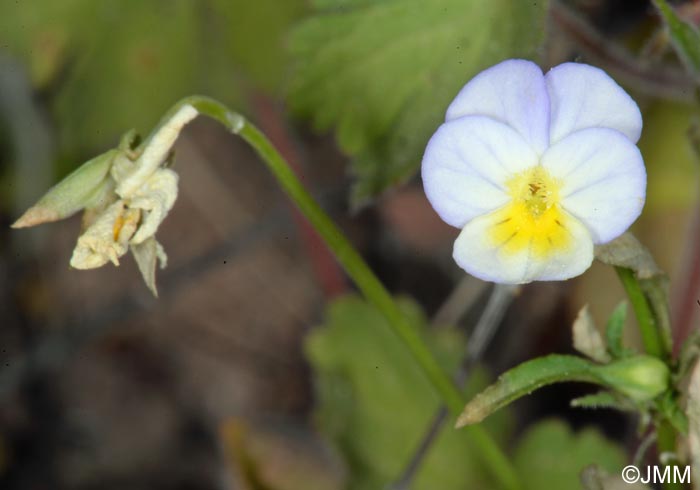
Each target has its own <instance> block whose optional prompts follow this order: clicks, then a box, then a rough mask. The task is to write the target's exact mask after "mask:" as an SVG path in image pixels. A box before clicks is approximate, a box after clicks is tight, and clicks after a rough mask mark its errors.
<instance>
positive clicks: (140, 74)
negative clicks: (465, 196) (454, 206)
mask: <svg viewBox="0 0 700 490" xmlns="http://www.w3.org/2000/svg"><path fill="white" fill-rule="evenodd" d="M674 6H675V7H676V8H677V11H678V13H679V15H681V16H682V17H683V18H684V19H686V20H688V21H689V22H691V23H694V24H695V25H698V24H700V2H698V1H696V0H690V1H678V2H675V3H674ZM512 57H527V58H530V59H534V60H537V61H538V62H539V63H540V64H541V66H543V68H548V67H551V66H554V65H557V64H559V63H561V62H564V61H569V60H577V61H583V62H587V63H591V64H594V65H597V66H600V67H602V68H604V69H605V70H606V71H608V72H609V73H610V74H611V76H613V77H614V78H615V79H616V80H617V81H618V82H619V83H621V84H622V85H623V86H624V87H625V88H626V89H627V90H628V91H629V92H630V93H631V94H632V95H633V97H634V98H635V100H637V102H638V103H639V105H640V107H641V108H642V111H643V114H644V124H645V128H644V132H643V135H642V139H641V141H640V147H641V149H642V152H643V155H644V157H645V161H646V164H647V169H648V173H649V188H648V201H647V205H646V209H645V212H644V214H643V216H642V218H641V219H640V221H639V222H638V223H637V224H636V225H635V227H634V231H635V233H636V234H637V235H638V236H639V237H640V238H641V239H642V241H643V242H644V243H645V244H646V245H647V246H648V247H649V248H650V249H651V250H652V252H653V253H654V255H655V257H656V259H657V261H658V262H659V264H660V265H661V267H662V268H663V269H665V270H666V271H667V272H668V273H669V276H670V280H671V291H672V296H671V298H672V301H673V303H674V304H673V309H674V328H675V329H676V330H675V332H676V335H677V336H678V337H679V338H680V337H684V336H685V335H687V333H688V332H689V331H690V330H691V328H697V325H698V310H700V308H698V304H697V303H696V301H697V299H698V289H699V288H700V270H699V269H700V264H699V263H698V262H699V261H700V258H699V257H698V250H700V213H699V212H698V182H699V179H698V164H697V163H698V156H697V154H695V153H694V150H693V141H694V144H695V151H697V150H698V147H700V136H698V134H699V133H700V131H698V126H697V114H698V111H697V101H695V102H693V100H694V99H693V97H694V86H693V81H692V80H691V79H690V77H689V76H688V75H687V74H686V73H685V71H684V70H683V67H682V65H681V63H680V62H679V60H678V59H677V58H676V57H675V55H674V53H673V51H672V49H671V47H670V44H669V40H668V38H667V36H666V34H665V33H664V31H663V30H662V28H661V24H660V21H659V19H658V17H657V16H656V14H655V10H654V8H653V6H652V5H651V3H650V2H646V1H641V0H638V1H624V0H607V1H605V0H569V1H560V0H556V1H555V0H550V1H549V2H546V1H538V2H521V1H519V0H518V1H516V0H502V1H499V2H480V1H476V0H432V1H431V2H424V1H422V0H385V1H379V0H306V1H305V0H256V1H255V2H251V1H247V0H199V1H195V0H58V1H57V0H32V1H26V0H25V1H22V0H17V1H14V0H0V223H1V224H2V226H0V298H1V299H0V488H2V489H22V490H24V489H52V490H59V489H80V490H88V489H115V490H116V489H126V488H128V489H130V490H138V489H154V490H160V489H163V490H165V489H243V490H263V489H265V490H296V489H300V490H301V489H304V490H322V489H323V490H326V489H328V490H331V489H381V488H394V489H408V488H414V489H438V490H451V489H460V488H461V489H467V488H468V489H488V488H497V487H496V486H495V483H494V481H493V479H492V477H491V476H490V475H489V474H488V472H487V471H486V470H485V469H484V467H483V465H482V464H481V463H480V462H479V457H478V450H477V449H476V448H475V447H474V446H473V445H471V444H470V443H469V441H468V439H469V438H468V437H467V436H466V435H465V434H464V433H463V432H453V431H452V430H451V429H450V428H449V427H448V426H446V427H445V428H443V430H441V431H437V434H438V435H437V437H435V438H434V440H431V442H430V443H429V444H427V446H429V447H428V450H427V451H425V453H422V452H421V451H420V450H419V449H418V447H419V446H420V443H421V441H422V440H424V439H425V437H426V434H429V433H430V432H431V431H430V425H431V421H432V420H433V419H434V417H435V414H436V413H437V411H438V410H439V408H440V403H439V401H438V400H437V398H436V397H435V395H434V394H433V392H432V391H431V389H430V387H429V386H428V385H427V384H426V382H425V380H424V379H423V378H422V376H421V374H420V373H419V372H418V371H416V368H415V367H414V366H413V364H412V362H411V360H410V358H408V357H407V356H406V354H405V352H404V350H403V347H402V346H401V345H399V344H398V342H397V341H396V340H395V339H394V338H393V336H392V334H391V332H390V331H389V330H388V329H387V328H386V327H385V326H384V325H383V320H382V317H381V316H380V315H379V313H377V312H376V311H375V310H374V309H373V308H371V307H370V306H368V305H367V304H366V303H364V302H363V301H362V300H361V299H360V298H359V297H358V296H356V295H355V294H354V288H353V285H352V284H351V283H350V282H349V281H348V280H347V278H346V277H345V275H344V273H343V271H342V270H341V269H339V267H338V266H337V265H336V264H335V262H334V261H333V258H332V257H331V256H330V254H329V253H328V252H327V250H326V249H325V247H324V246H323V244H322V243H321V241H320V239H319V238H318V237H317V236H316V235H315V233H314V231H313V230H312V229H311V228H310V227H309V225H308V224H307V223H306V222H305V221H304V220H303V219H302V218H301V217H300V216H299V215H298V214H297V212H296V211H295V210H294V209H293V207H292V206H291V205H290V204H289V202H288V201H287V200H286V198H285V197H284V196H283V195H282V193H281V192H280V190H279V189H278V187H277V185H276V183H275V182H274V180H273V179H272V178H271V176H270V175H268V173H267V172H266V170H265V169H264V167H263V166H262V165H260V162H259V160H258V159H257V157H256V156H255V155H254V153H253V152H252V151H251V150H250V149H249V148H248V147H247V146H246V145H245V144H244V143H243V142H242V141H239V140H237V139H236V138H235V137H233V136H230V135H229V134H227V133H226V132H225V131H224V130H223V129H222V128H220V127H219V126H217V125H216V124H215V123H213V122H211V121H209V120H204V119H202V118H200V119H198V120H197V121H195V122H194V123H192V124H191V125H189V126H188V127H187V128H186V130H185V131H184V132H183V134H182V136H181V138H180V139H179V141H178V143H177V145H176V161H175V167H174V168H175V170H176V171H177V172H178V173H179V175H180V183H181V184H180V196H179V199H178V201H177V203H176V205H175V208H174V209H173V210H172V212H171V213H170V215H169V216H168V218H167V220H166V221H165V223H164V224H163V226H162V227H161V228H160V230H159V235H158V239H159V241H160V242H161V243H162V244H163V245H164V247H165V249H166V251H167V253H168V256H169V259H170V260H169V265H168V268H167V269H165V270H164V271H162V272H161V273H160V274H159V277H158V283H159V292H160V297H159V298H158V299H155V298H153V297H152V296H151V294H150V292H149V291H148V290H147V288H146V287H145V286H144V284H143V283H142V280H141V278H140V275H139V274H138V271H137V268H136V267H135V264H134V263H133V261H132V260H131V258H128V259H126V260H124V261H123V263H122V265H121V266H120V267H119V268H114V267H112V266H111V265H110V266H105V267H103V268H101V269H98V270H93V271H76V270H71V269H70V268H69V267H68V260H69V258H70V255H71V251H72V248H73V247H74V245H75V241H76V238H77V236H78V232H79V228H80V220H79V218H78V217H74V218H72V219H70V220H67V221H63V222H59V223H55V224H51V225H45V226H42V227H39V228H37V229H30V230H19V231H16V230H11V229H10V227H9V225H10V224H11V223H12V222H13V221H14V220H15V219H16V218H17V217H18V216H19V215H20V214H21V213H22V212H23V211H24V210H25V209H26V208H27V207H29V206H30V205H31V204H33V203H34V202H35V201H36V200H37V199H38V198H39V197H40V196H41V195H43V193H44V192H45V191H46V190H47V189H48V188H49V187H50V186H51V185H52V184H53V183H55V182H57V181H58V180H59V179H60V178H61V177H63V176H64V175H66V174H67V173H68V172H70V171H71V170H72V169H74V168H76V167H77V166H78V165H79V164H81V163H82V162H84V161H86V160H87V159H89V158H91V157H92V156H94V155H96V154H98V153H101V152H103V151H105V150H106V149H108V148H110V147H113V146H115V145H116V144H117V142H118V140H119V137H120V135H121V134H123V133H124V132H125V131H127V130H128V129H130V128H136V129H137V130H138V131H140V132H141V134H144V135H145V134H147V133H148V132H149V131H150V129H151V128H153V126H154V125H155V124H156V122H157V121H158V119H159V118H160V116H161V115H162V114H163V113H164V112H165V111H166V110H167V109H168V108H169V107H170V106H171V105H172V104H174V103H175V102H176V101H177V100H178V99H179V98H181V97H183V96H186V95H190V94H193V93H201V94H204V95H210V96H212V97H215V98H217V99H219V100H221V101H222V102H224V103H226V104H228V105H230V106H231V107H232V108H236V109H238V110H240V111H241V112H242V113H244V114H246V115H247V116H248V117H249V118H250V119H251V120H252V121H253V122H255V123H256V124H257V125H258V126H259V127H260V128H261V129H262V130H263V131H264V132H265V133H266V134H267V135H268V136H269V137H270V138H271V139H272V141H273V142H274V143H275V145H276V146H277V147H278V148H279V149H280V151H281V152H282V153H283V155H284V156H285V157H286V158H287V159H288V160H289V161H290V162H291V163H292V164H293V165H294V167H295V171H296V172H297V174H298V175H299V176H300V178H301V179H302V181H303V182H304V184H305V185H306V186H308V188H309V189H310V190H311V192H312V193H313V194H314V196H315V197H316V198H317V199H318V200H319V201H320V203H321V204H322V206H323V207H324V208H325V209H326V210H327V211H328V212H329V213H330V214H331V216H332V217H333V218H334V219H335V220H336V222H337V223H338V224H339V225H340V226H341V228H342V229H343V230H344V231H345V232H346V233H347V234H348V235H349V237H350V238H351V240H352V241H353V243H355V244H356V245H357V247H358V248H359V250H360V251H361V252H362V254H363V255H364V257H365V258H366V259H367V260H368V262H369V263H370V265H371V266H372V267H373V269H374V270H375V271H376V273H377V274H378V275H379V277H380V278H381V280H382V281H383V282H384V283H385V284H386V285H387V287H388V288H389V289H390V290H391V291H392V292H393V293H395V294H397V295H399V296H401V297H402V298H403V299H402V304H403V305H404V307H405V309H406V312H407V315H409V317H410V318H411V319H412V320H413V321H414V323H415V325H416V328H418V329H420V331H421V333H422V334H423V335H425V336H426V338H428V339H429V340H430V343H431V345H432V346H433V347H434V349H435V352H436V353H437V355H438V356H439V358H440V359H441V361H442V362H444V364H445V366H446V367H448V368H449V369H452V370H453V371H456V370H457V369H458V366H459V365H460V364H464V363H465V362H466V363H467V364H470V366H471V365H472V364H475V363H474V359H467V360H466V361H465V350H466V345H467V342H466V338H467V336H468V335H469V333H470V331H471V330H472V329H473V328H474V325H475V324H476V323H477V321H478V320H479V319H480V318H483V317H484V314H485V313H484V309H485V306H486V305H489V304H490V305H492V307H494V308H492V310H493V311H490V310H489V311H490V312H489V311H487V312H486V313H487V314H490V315H492V317H491V321H492V322H493V323H494V324H495V325H500V326H499V329H498V333H497V334H496V336H495V338H494V339H493V341H492V342H491V343H490V344H489V345H488V347H487V348H486V350H485V352H484V353H483V354H482V355H481V356H480V358H479V359H478V361H479V362H478V363H476V364H478V366H471V367H472V368H473V369H470V371H469V376H468V378H469V380H468V382H467V385H468V388H467V389H471V390H475V389H477V388H478V387H479V386H484V384H485V383H486V382H487V381H488V380H489V379H492V378H493V377H494V376H495V375H497V374H498V373H500V372H502V371H504V370H505V369H507V368H509V367H512V366H514V365H515V364H517V363H519V362H522V361H524V360H526V359H530V358H532V357H535V356H538V355H543V354H547V353H552V352H559V353H567V352H572V348H571V334H570V327H571V323H572V320H573V318H574V317H575V315H576V313H577V312H578V310H579V309H580V308H581V307H582V306H583V305H584V304H586V303H588V304H590V307H591V309H592V311H593V314H594V317H595V318H596V320H597V322H598V324H599V325H604V323H605V320H606V318H607V317H608V315H609V314H610V313H611V311H612V310H613V308H614V307H615V306H616V305H617V304H618V303H619V302H620V301H621V300H622V299H623V298H624V294H623V291H622V289H621V287H619V285H618V283H617V278H616V277H615V274H614V272H613V271H612V270H611V269H610V268H606V267H604V266H601V265H595V266H594V267H593V268H592V269H591V270H590V271H588V272H587V273H586V274H584V275H583V276H582V277H580V278H578V279H576V280H573V281H568V282H565V283H537V284H532V285H528V286H526V287H523V288H521V289H519V290H517V291H509V292H508V293H507V294H506V295H505V296H502V297H500V299H499V301H500V302H498V303H497V304H495V305H494V303H493V300H494V295H492V289H493V288H492V286H491V285H489V284H485V283H481V282H480V281H478V280H476V279H470V278H467V277H465V276H464V274H463V273H462V272H461V270H460V269H458V267H457V266H456V265H455V264H454V263H453V261H452V259H451V246H452V242H453V241H454V238H455V236H456V234H457V230H454V229H452V228H450V227H448V226H447V225H445V224H443V223H442V222H441V221H440V220H439V218H438V217H437V215H436V214H435V213H434V212H433V211H432V209H431V208H430V206H429V204H428V202H427V200H426V199H425V196H424V194H423V191H422V187H421V184H420V179H419V177H418V176H417V174H416V172H417V169H418V165H419V162H420V157H421V154H422V150H423V148H424V146H425V143H426V142H427V139H428V138H429V136H430V135H431V133H432V132H433V131H434V129H435V128H436V127H437V126H438V125H439V123H440V120H441V119H442V117H443V115H444V110H445V108H446V107H447V104H448V103H449V101H450V100H451V99H452V98H453V97H454V95H455V94H456V93H457V91H458V90H459V88H460V87H461V86H462V85H463V84H464V83H466V81H468V80H469V78H471V77H472V76H473V75H474V74H476V73H477V72H478V71H480V70H481V69H483V68H485V67H488V66H490V65H492V64H495V63H496V62H498V61H501V60H503V59H506V58H512ZM694 118H695V119H694ZM694 120H695V126H693V121H694ZM693 128H694V129H693ZM447 298H449V300H448V301H446V300H447ZM489 298H491V302H489ZM628 332H630V336H629V338H627V341H628V342H629V343H630V344H633V343H635V342H637V339H636V338H635V337H634V335H633V330H632V329H628ZM589 392H591V388H590V387H587V386H585V385H572V384H566V385H557V386H554V387H550V388H547V389H543V390H541V391H539V392H537V393H536V394H534V395H532V396H531V397H527V398H526V399H524V400H522V401H519V402H518V403H517V404H515V405H514V406H513V407H512V408H510V409H508V410H505V411H502V412H500V413H499V414H497V415H495V416H493V417H492V418H490V419H489V420H488V423H487V424H486V425H487V427H488V428H489V430H490V431H491V432H492V433H493V434H494V436H495V437H496V439H497V440H499V441H500V442H501V443H502V446H503V447H504V448H506V450H507V451H508V452H509V454H511V455H512V457H513V458H514V461H515V464H516V467H517V468H518V469H519V471H522V474H523V476H522V478H523V481H524V482H525V486H526V488H527V489H530V488H532V489H541V488H552V489H557V488H562V489H566V488H578V487H577V486H576V485H577V483H576V481H577V477H576V475H577V474H578V471H579V470H580V468H581V467H582V466H585V464H588V463H591V462H597V463H599V464H601V465H603V466H604V467H606V468H608V469H609V470H610V471H616V470H619V467H621V466H623V465H624V463H625V462H626V461H628V459H629V457H630V454H632V453H633V452H634V450H635V449H636V445H637V444H638V440H637V436H636V432H635V429H636V421H635V420H633V419H631V418H626V417H624V416H622V415H620V414H619V413H617V412H612V411H606V410H600V411H585V410H576V409H572V408H569V401H570V399H571V398H572V397H575V396H579V395H581V394H585V393H589ZM448 425H449V424H448ZM434 432H435V431H434ZM412 459H413V460H415V461H417V463H416V464H413V465H412V464H411V463H410V461H411V460H412ZM390 485H393V486H391V487H390Z"/></svg>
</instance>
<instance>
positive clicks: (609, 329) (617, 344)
mask: <svg viewBox="0 0 700 490" xmlns="http://www.w3.org/2000/svg"><path fill="white" fill-rule="evenodd" d="M626 320H627V303H626V302H625V301H623V302H621V303H620V304H619V305H617V306H616V307H615V309H614V310H613V312H612V314H611V315H610V318H609V319H608V323H607V325H606V326H605V337H606V339H607V342H608V349H609V351H610V354H612V356H613V357H614V358H616V359H621V358H623V357H626V356H628V355H630V353H631V352H630V351H629V350H627V349H625V348H624V346H623V344H622V334H623V333H624V329H625V321H626Z"/></svg>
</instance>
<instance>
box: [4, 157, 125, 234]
mask: <svg viewBox="0 0 700 490" xmlns="http://www.w3.org/2000/svg"><path fill="white" fill-rule="evenodd" d="M118 154H119V152H118V151H117V150H109V151H107V152H105V153H103V154H101V155H99V156H97V157H95V158H93V159H92V160H89V161H87V162H85V163H84V164H83V165H81V166H80V167H78V168H77V169H75V170H74V171H73V172H72V173H71V174H70V175H68V176H67V177H65V178H64V179H63V180H62V181H60V182H59V183H58V184H56V185H55V186H53V187H52V188H51V189H49V191H48V192H47V193H46V194H45V195H44V197H42V198H41V199H39V201H38V202H37V203H36V204H35V205H34V206H32V207H31V208H29V209H28V210H27V211H26V212H25V213H24V214H23V215H22V216H21V217H20V218H19V219H18V220H17V221H15V223H14V224H13V225H12V227H13V228H24V227H28V226H36V225H39V224H42V223H49V222H51V221H58V220H60V219H63V218H67V217H69V216H71V215H73V214H75V213H77V212H78V211H80V210H81V209H83V208H85V207H88V206H90V205H91V204H92V203H93V201H94V198H95V196H97V195H99V194H101V190H102V189H103V188H104V187H105V186H108V185H109V177H108V176H109V169H110V167H111V166H112V162H113V160H114V158H115V157H116V156H117V155H118Z"/></svg>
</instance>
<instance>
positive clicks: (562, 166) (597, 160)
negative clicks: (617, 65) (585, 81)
mask: <svg viewBox="0 0 700 490" xmlns="http://www.w3.org/2000/svg"><path fill="white" fill-rule="evenodd" d="M542 165H543V166H544V167H545V168H546V169H547V170H548V171H549V173H550V175H552V177H554V178H557V179H560V180H561V182H562V187H561V188H560V190H559V192H560V199H561V205H562V206H563V207H564V209H566V210H567V211H568V212H569V213H571V214H573V215H574V216H575V217H577V218H578V219H579V220H581V221H582V222H583V223H584V224H585V225H586V226H587V227H588V229H589V230H590V231H591V235H592V237H593V241H594V242H595V243H597V244H598V243H606V242H609V241H610V240H612V239H614V238H616V237H618V236H619V235H621V234H622V233H623V232H624V231H625V230H627V228H629V227H630V225H631V224H632V223H634V221H635V220H636V219H637V218H638V217H639V215H640V214H641V212H642V208H643V207H644V200H645V198H646V182H647V177H646V170H645V168H644V161H643V160H642V155H641V153H640V152H639V149H638V148H637V147H636V146H635V145H634V144H633V143H632V142H631V141H630V140H629V139H628V138H627V137H626V136H624V135H623V134H622V133H620V132H619V131H615V130H613V129H605V128H590V129H584V130H581V131H577V132H575V133H572V134H570V135H569V136H567V137H566V138H564V139H563V140H561V141H560V142H559V143H557V144H555V145H554V146H552V147H550V148H549V149H548V150H547V152H545V154H544V155H543V156H542Z"/></svg>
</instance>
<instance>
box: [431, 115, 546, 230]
mask: <svg viewBox="0 0 700 490" xmlns="http://www.w3.org/2000/svg"><path fill="white" fill-rule="evenodd" d="M537 160H538V157H537V155H536V154H535V152H534V151H533V150H532V149H531V148H530V146H529V145H528V144H527V143H526V142H525V141H524V140H523V138H522V137H521V136H520V135H519V134H518V133H517V132H516V131H515V130H514V129H512V128H511V127H510V126H506V125H505V124H502V123H499V122H498V121H495V120H493V119H491V118H489V117H478V116H473V117H462V118H459V119H455V120H452V121H449V122H446V123H444V124H442V125H441V126H440V127H439V128H438V130H437V131H436V132H435V134H434V135H433V137H432V138H430V141H429V142H428V146H427V147H426V149H425V154H424V155H423V163H422V167H421V174H422V178H423V186H424V188H425V194H426V196H427V197H428V200H429V201H430V204H432V206H433V208H434V209H435V211H436V212H437V213H438V214H439V215H440V217H441V218H442V219H443V220H444V221H445V222H446V223H448V224H450V225H452V226H455V227H457V228H462V227H463V226H464V225H465V224H466V223H467V222H468V221H470V220H471V219H473V218H475V217H476V216H479V215H482V214H485V213H488V212H490V211H493V210H495V209H497V208H499V207H501V206H503V205H504V204H505V203H506V202H508V201H509V199H510V198H509V196H508V195H507V194H506V191H505V182H506V181H507V180H508V178H509V177H511V176H512V175H514V174H516V173H518V172H520V171H522V170H525V169H527V168H529V167H531V166H533V165H536V164H537Z"/></svg>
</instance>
